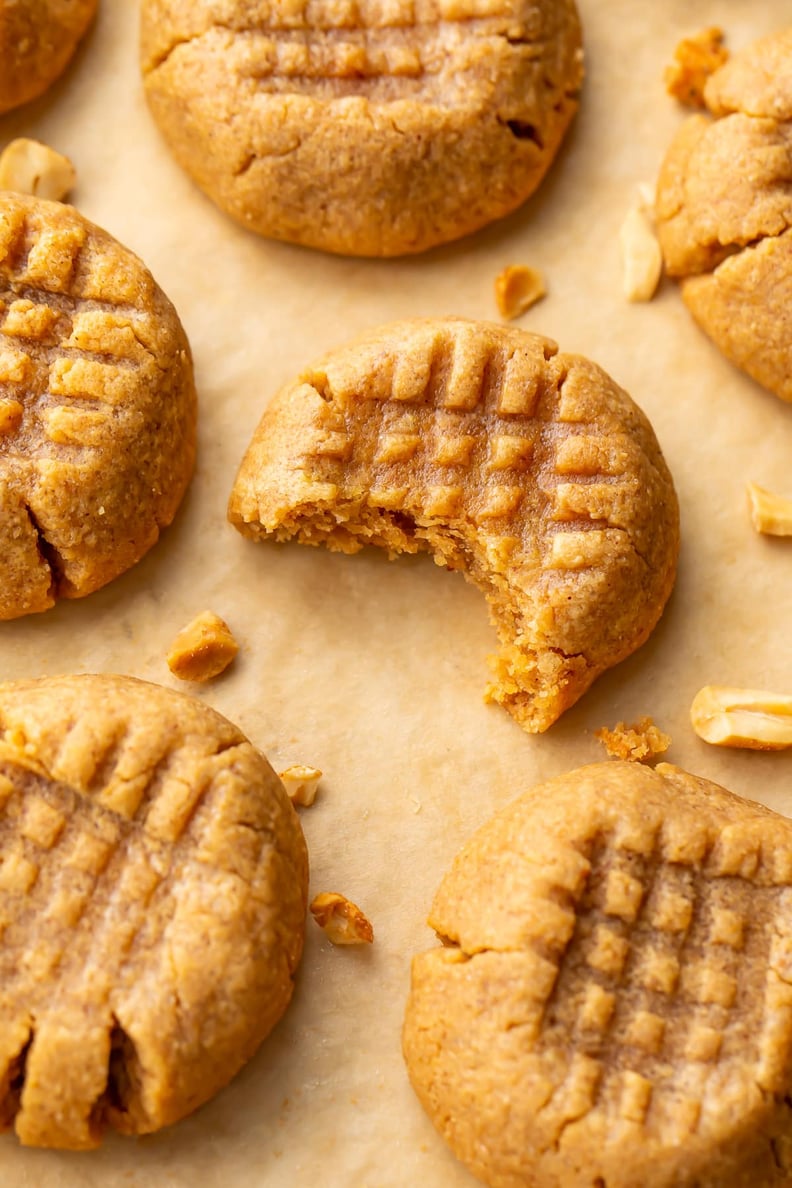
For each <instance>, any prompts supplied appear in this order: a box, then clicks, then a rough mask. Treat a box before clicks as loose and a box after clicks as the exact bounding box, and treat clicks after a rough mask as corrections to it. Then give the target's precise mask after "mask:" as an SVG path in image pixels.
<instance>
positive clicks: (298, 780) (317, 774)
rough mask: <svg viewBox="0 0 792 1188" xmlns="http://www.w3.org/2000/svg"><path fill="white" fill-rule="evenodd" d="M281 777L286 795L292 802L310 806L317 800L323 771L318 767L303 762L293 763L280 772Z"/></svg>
mask: <svg viewBox="0 0 792 1188" xmlns="http://www.w3.org/2000/svg"><path fill="white" fill-rule="evenodd" d="M279 778H280V781H281V783H282V784H283V786H284V788H285V789H286V795H287V796H288V797H289V800H290V801H291V802H292V804H301V805H303V806H304V807H310V805H312V804H313V802H314V801H315V800H316V790H317V788H318V787H319V781H320V780H321V778H322V773H321V771H320V770H319V768H318V767H306V766H305V765H304V764H302V763H293V764H292V766H291V767H287V768H286V770H285V771H281V772H280V773H279Z"/></svg>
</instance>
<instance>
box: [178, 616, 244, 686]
mask: <svg viewBox="0 0 792 1188" xmlns="http://www.w3.org/2000/svg"><path fill="white" fill-rule="evenodd" d="M238 651H239V644H238V643H237V641H236V640H235V639H234V637H233V635H232V634H231V628H230V627H229V626H228V624H227V623H226V622H224V621H223V619H221V618H220V617H219V616H218V615H215V614H214V613H213V612H212V611H204V612H203V614H200V615H198V617H197V618H195V619H193V621H192V622H191V623H188V624H187V626H186V627H184V628H182V630H181V631H180V632H179V634H178V635H177V636H176V638H175V639H174V641H173V643H172V644H171V647H170V650H169V652H168V655H167V661H168V668H169V669H170V670H171V672H172V673H173V675H174V676H175V677H178V678H179V680H180V681H210V680H212V678H213V677H216V676H219V675H220V673H221V672H225V670H226V669H227V668H228V666H229V664H230V663H231V662H232V660H233V659H234V657H235V656H236V654H237V652H238Z"/></svg>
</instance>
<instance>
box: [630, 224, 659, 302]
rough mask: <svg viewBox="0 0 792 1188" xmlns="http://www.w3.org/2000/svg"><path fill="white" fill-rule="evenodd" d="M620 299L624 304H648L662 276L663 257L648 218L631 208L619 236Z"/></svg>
mask: <svg viewBox="0 0 792 1188" xmlns="http://www.w3.org/2000/svg"><path fill="white" fill-rule="evenodd" d="M619 241H620V243H621V253H622V277H623V282H624V296H625V297H626V298H627V300H628V301H651V300H652V298H653V297H654V295H655V292H656V291H657V286H658V285H659V283H660V277H661V276H662V273H663V253H662V250H661V248H660V243H659V241H658V239H657V236H656V235H655V233H654V227H653V226H652V222H651V220H650V218H649V215H648V214H647V213H646V211H645V210H644V209H643V208H642V206H634V207H633V208H632V209H631V210H630V211H629V212H628V214H627V217H626V218H625V220H624V222H623V223H622V227H621V231H620V232H619Z"/></svg>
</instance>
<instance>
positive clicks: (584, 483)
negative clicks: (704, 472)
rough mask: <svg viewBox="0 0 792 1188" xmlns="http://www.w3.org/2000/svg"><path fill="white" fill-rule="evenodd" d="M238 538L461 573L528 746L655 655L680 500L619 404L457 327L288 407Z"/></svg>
mask: <svg viewBox="0 0 792 1188" xmlns="http://www.w3.org/2000/svg"><path fill="white" fill-rule="evenodd" d="M229 518H230V519H231V521H232V523H233V524H235V525H236V527H237V528H238V529H239V530H240V532H242V533H243V534H244V535H246V536H250V537H252V538H253V539H264V538H267V537H269V538H272V539H274V540H280V541H283V540H290V539H296V540H298V541H300V542H301V543H302V544H312V545H318V544H323V545H326V546H327V547H328V548H330V549H334V550H337V551H339V552H345V553H355V552H357V551H358V550H360V549H361V548H362V547H363V546H364V545H366V544H372V545H376V546H378V547H380V548H383V549H386V550H387V551H388V553H389V555H390V556H395V555H396V554H397V553H417V552H430V553H433V554H434V557H435V560H436V562H437V564H438V565H444V566H446V567H448V568H449V569H458V570H460V571H461V572H462V573H463V574H465V576H466V577H467V578H468V579H469V580H470V581H471V582H473V583H474V585H476V586H478V587H479V588H480V589H481V590H482V591H483V593H484V594H485V596H486V598H487V601H488V603H489V606H490V614H491V618H492V622H493V624H494V626H495V628H496V630H497V632H498V636H499V639H500V643H501V649H500V653H499V655H498V657H497V659H496V661H495V681H494V683H493V685H492V687H491V689H490V690H489V696H490V697H491V698H492V699H494V700H495V701H498V702H500V703H501V704H502V705H504V706H505V707H506V708H507V709H508V710H509V712H510V713H511V714H513V715H514V717H515V718H516V719H517V720H518V721H519V722H520V723H521V724H522V725H523V726H524V727H525V728H526V729H527V730H531V731H540V730H545V729H546V728H547V727H548V726H550V725H551V724H552V723H553V722H554V721H555V720H556V718H557V717H558V716H559V714H561V713H563V711H564V710H565V709H567V708H568V707H569V706H570V705H572V704H573V703H574V702H575V701H577V699H578V698H579V697H580V696H581V694H582V693H584V692H585V691H586V689H588V687H589V685H591V683H592V681H594V679H595V678H596V677H597V676H599V674H600V673H602V672H604V670H605V669H606V668H609V667H610V666H611V665H613V664H616V663H617V662H618V661H619V660H622V659H624V657H625V656H628V655H629V654H630V653H631V652H633V651H634V650H635V649H636V648H637V647H638V646H639V644H641V643H643V641H644V640H645V639H646V638H647V636H648V635H649V633H650V632H651V630H652V628H653V627H654V626H655V624H656V622H657V620H658V619H659V617H660V614H661V612H662V609H663V606H664V605H665V602H666V599H667V598H668V595H669V593H670V592H671V587H672V585H673V581H674V575H675V571H676V557H677V548H678V511H677V502H676V496H675V493H674V488H673V484H672V481H671V477H670V475H669V473H668V469H667V467H666V464H665V461H664V460H663V456H662V454H661V452H660V448H659V446H658V444H657V441H656V439H655V436H654V433H653V432H652V429H651V426H650V425H649V422H648V421H647V419H646V417H645V416H644V415H643V413H642V412H641V411H640V409H638V408H637V407H636V405H635V404H634V403H633V402H632V400H631V399H630V397H629V396H628V395H627V394H626V392H624V391H622V389H621V388H619V387H617V385H616V384H615V383H614V382H613V381H612V380H611V379H610V378H609V377H608V376H607V375H606V374H605V373H604V372H603V371H602V370H601V369H600V368H599V367H597V366H596V365H595V364H594V363H590V362H589V361H588V360H586V359H581V358H579V357H577V356H573V355H560V354H558V348H557V346H556V345H555V343H553V342H550V341H549V340H547V339H544V338H540V337H539V336H537V335H535V334H526V333H524V332H522V331H520V330H514V329H507V328H504V327H500V326H496V325H492V324H489V323H486V322H468V321H464V320H463V319H460V318H448V319H443V320H441V319H428V320H415V321H407V322H397V323H394V324H393V325H390V326H385V327H380V328H378V329H376V330H373V331H371V332H369V333H368V334H365V335H363V336H362V337H361V338H359V339H357V340H356V341H355V342H353V343H351V344H349V345H348V346H346V347H344V348H342V349H340V350H338V351H335V352H333V353H332V354H330V355H327V356H326V357H325V358H324V359H321V360H319V362H318V363H317V364H315V366H314V367H311V368H309V369H308V370H307V371H305V372H304V373H303V374H302V375H301V376H300V377H299V379H298V380H296V381H295V382H294V383H291V384H288V385H287V386H286V387H285V388H283V389H282V390H281V391H280V392H279V393H278V394H277V395H276V396H275V398H274V400H273V402H272V404H271V405H270V407H269V408H268V409H267V411H266V413H265V414H264V417H263V419H262V421H261V424H260V425H259V427H258V429H257V431H256V433H255V435H254V437H253V441H252V442H251V445H250V447H249V449H248V452H247V455H246V457H245V458H244V460H243V462H242V465H241V468H240V470H239V474H238V475H237V479H236V483H235V486H234V489H233V492H232V495H231V500H230V505H229Z"/></svg>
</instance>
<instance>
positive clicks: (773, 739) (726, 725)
mask: <svg viewBox="0 0 792 1188" xmlns="http://www.w3.org/2000/svg"><path fill="white" fill-rule="evenodd" d="M690 720H691V722H692V723H693V729H694V730H695V732H696V734H697V735H698V736H699V738H703V739H704V741H705V742H708V743H712V744H713V745H714V746H716V747H743V748H746V749H747V750H752V751H783V750H785V749H786V748H787V747H792V697H789V696H786V695H785V694H783V693H765V692H762V691H761V690H759V689H731V688H728V687H726V686H724V685H707V686H706V687H705V688H703V689H701V690H700V691H699V692H698V693H697V694H696V696H695V697H694V699H693V704H692V706H691V707H690Z"/></svg>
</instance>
